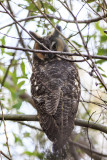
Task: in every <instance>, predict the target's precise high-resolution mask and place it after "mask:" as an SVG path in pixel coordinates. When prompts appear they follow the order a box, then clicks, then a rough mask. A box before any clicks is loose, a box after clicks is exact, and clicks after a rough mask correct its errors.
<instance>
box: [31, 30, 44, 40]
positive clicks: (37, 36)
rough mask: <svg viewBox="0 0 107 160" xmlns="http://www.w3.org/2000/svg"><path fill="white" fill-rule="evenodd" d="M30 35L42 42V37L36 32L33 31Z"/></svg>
mask: <svg viewBox="0 0 107 160" xmlns="http://www.w3.org/2000/svg"><path fill="white" fill-rule="evenodd" d="M29 33H30V34H31V35H32V36H33V37H34V38H36V39H37V40H39V41H40V40H41V39H42V37H41V36H39V35H38V34H37V33H35V32H32V31H29Z"/></svg>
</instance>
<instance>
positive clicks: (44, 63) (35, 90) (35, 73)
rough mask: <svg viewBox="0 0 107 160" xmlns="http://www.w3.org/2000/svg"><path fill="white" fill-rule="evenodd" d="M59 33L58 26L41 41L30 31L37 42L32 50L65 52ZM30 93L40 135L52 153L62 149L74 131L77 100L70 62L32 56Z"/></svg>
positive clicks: (53, 56) (77, 84)
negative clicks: (49, 146)
mask: <svg viewBox="0 0 107 160" xmlns="http://www.w3.org/2000/svg"><path fill="white" fill-rule="evenodd" d="M59 32H61V27H60V26H56V29H55V30H54V31H53V32H52V33H51V34H50V35H47V36H44V37H40V36H39V35H37V34H36V33H34V32H32V31H30V34H31V35H32V36H33V37H34V38H36V39H37V40H38V41H39V42H40V43H37V42H35V44H34V49H35V50H46V48H48V50H50V51H64V52H68V51H69V50H68V47H67V45H66V43H65V42H64V40H63V38H62V37H61V36H60V33H59ZM41 44H42V45H41ZM44 46H45V47H44ZM31 93H32V98H33V100H34V103H35V106H36V109H37V112H38V115H39V119H40V125H41V127H42V129H43V131H44V132H45V134H46V135H47V137H48V138H49V140H51V141H52V142H53V146H54V149H55V150H58V149H60V148H62V147H63V146H64V145H65V144H66V142H67V141H68V139H69V137H70V135H71V133H72V130H73V128H74V119H75V116H76V113H77V109H78V104H79V98H80V79H79V75H78V70H77V67H76V65H75V64H74V62H70V61H68V60H66V59H64V58H61V57H59V56H58V55H56V54H53V53H51V52H50V53H49V52H48V53H39V52H38V53H33V67H32V76H31Z"/></svg>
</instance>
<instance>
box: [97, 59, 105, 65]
mask: <svg viewBox="0 0 107 160" xmlns="http://www.w3.org/2000/svg"><path fill="white" fill-rule="evenodd" d="M104 62H107V60H103V59H100V60H98V61H96V62H95V63H96V64H102V63H104Z"/></svg>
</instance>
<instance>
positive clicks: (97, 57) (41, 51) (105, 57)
mask: <svg viewBox="0 0 107 160" xmlns="http://www.w3.org/2000/svg"><path fill="white" fill-rule="evenodd" d="M0 48H7V49H15V50H20V51H25V52H26V51H29V52H34V53H38V52H39V53H44V54H46V53H53V54H59V55H68V56H79V57H81V55H80V54H78V53H71V52H61V51H47V50H35V49H29V48H21V47H11V46H4V45H0ZM82 55H83V56H84V57H87V58H89V56H88V55H87V54H82ZM90 56H91V57H92V58H93V59H103V60H107V56H97V55H96V56H93V55H90Z"/></svg>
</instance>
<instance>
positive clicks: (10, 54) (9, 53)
mask: <svg viewBox="0 0 107 160" xmlns="http://www.w3.org/2000/svg"><path fill="white" fill-rule="evenodd" d="M5 54H8V55H9V56H13V53H12V52H5Z"/></svg>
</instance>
